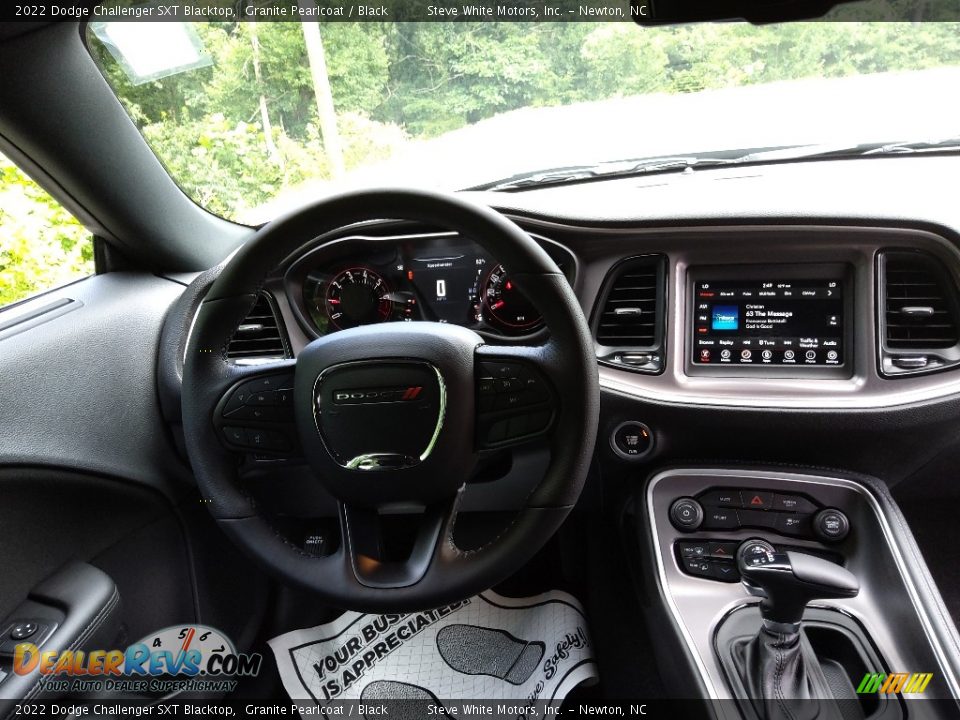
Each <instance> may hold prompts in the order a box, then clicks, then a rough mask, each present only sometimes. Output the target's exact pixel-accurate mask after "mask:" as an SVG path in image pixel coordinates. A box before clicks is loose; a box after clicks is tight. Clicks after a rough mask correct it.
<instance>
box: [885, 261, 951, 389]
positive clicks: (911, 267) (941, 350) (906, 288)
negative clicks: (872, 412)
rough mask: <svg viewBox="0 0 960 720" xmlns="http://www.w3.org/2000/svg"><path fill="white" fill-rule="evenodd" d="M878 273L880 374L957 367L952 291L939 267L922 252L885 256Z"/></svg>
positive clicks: (949, 280)
mask: <svg viewBox="0 0 960 720" xmlns="http://www.w3.org/2000/svg"><path fill="white" fill-rule="evenodd" d="M879 273H880V288H879V292H880V298H879V303H878V305H879V307H880V309H881V317H880V328H881V353H880V366H881V371H882V372H883V373H884V374H885V375H904V374H908V373H916V372H929V371H931V370H940V369H944V368H946V367H949V366H951V365H956V364H957V363H958V362H960V330H958V328H960V324H958V318H960V307H958V299H957V286H956V283H955V282H954V280H953V278H952V277H951V275H950V273H949V272H948V271H947V269H946V267H945V266H944V265H943V263H941V262H940V261H939V260H937V259H936V258H934V257H933V256H932V255H928V254H927V253H923V252H917V251H911V250H896V251H887V252H884V253H882V254H881V255H880V267H879Z"/></svg>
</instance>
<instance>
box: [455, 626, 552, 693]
mask: <svg viewBox="0 0 960 720" xmlns="http://www.w3.org/2000/svg"><path fill="white" fill-rule="evenodd" d="M437 650H439V651H440V657H442V658H443V659H444V661H445V662H446V663H447V665H449V666H450V667H451V668H453V669H454V670H456V671H457V672H461V673H463V674H465V675H490V676H491V677H495V678H499V679H500V680H506V681H507V682H508V683H511V684H513V685H522V684H523V683H524V682H526V680H527V679H528V678H529V677H530V676H531V675H532V674H533V671H534V670H536V669H537V665H539V664H540V660H541V659H542V658H543V653H544V651H545V650H546V646H545V645H544V644H543V643H542V642H527V641H526V640H520V639H519V638H516V637H514V636H513V635H511V634H510V633H508V632H507V631H506V630H496V629H494V628H485V627H478V626H476V625H447V626H446V627H444V628H441V630H440V632H438V633H437Z"/></svg>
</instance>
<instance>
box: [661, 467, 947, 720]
mask: <svg viewBox="0 0 960 720" xmlns="http://www.w3.org/2000/svg"><path fill="white" fill-rule="evenodd" d="M873 485H874V483H872V482H870V481H869V480H862V481H861V480H859V479H857V480H853V479H848V478H841V477H828V476H822V475H812V474H809V475H808V474H798V473H788V472H780V471H759V470H734V469H716V470H704V469H689V470H685V469H676V470H668V471H665V472H661V473H659V474H658V475H656V476H655V477H653V478H652V479H651V481H650V482H649V484H648V486H647V489H646V496H645V503H644V509H645V512H646V516H647V525H646V527H645V528H644V529H643V530H642V532H649V533H650V538H649V540H650V541H651V542H652V548H653V553H654V563H655V569H656V572H657V576H658V580H659V587H660V591H661V593H662V596H663V601H664V603H665V605H666V607H667V610H668V615H669V617H670V619H671V620H672V621H673V623H674V625H675V629H676V631H677V633H678V634H679V636H680V638H681V640H682V642H683V643H685V644H686V646H687V650H688V651H689V656H690V657H691V658H692V661H693V663H694V664H695V666H696V672H697V673H698V674H699V675H700V679H701V680H702V682H703V686H704V688H705V690H706V692H707V694H708V695H709V697H711V698H717V699H721V700H723V699H735V700H737V707H738V708H739V715H740V717H745V718H759V719H760V720H769V718H775V717H780V715H777V714H776V713H777V712H778V711H779V710H780V709H781V705H782V703H780V702H777V703H775V705H776V707H772V706H765V705H764V704H763V703H762V702H761V703H758V698H757V696H758V694H763V692H765V691H767V692H769V693H770V696H771V697H772V698H780V696H781V695H786V696H789V695H790V694H791V693H793V692H795V694H796V695H797V696H800V697H806V696H807V695H810V696H812V697H813V698H814V699H815V698H817V697H820V698H829V699H830V703H831V706H832V707H834V709H833V711H831V712H835V713H839V714H836V715H834V714H831V712H825V713H824V712H821V711H820V710H819V709H818V710H817V712H820V714H819V715H818V714H817V713H816V712H813V713H812V714H809V713H808V714H809V716H810V717H834V716H836V717H843V718H858V719H869V720H879V719H880V718H890V719H891V720H893V719H896V718H904V717H937V718H939V717H956V716H958V715H960V707H958V706H957V703H956V698H960V684H958V680H957V677H958V668H957V665H958V664H960V655H958V652H957V649H958V641H957V635H956V630H955V628H953V625H952V623H951V621H950V620H949V616H948V615H947V614H946V613H945V612H944V611H943V606H942V602H941V601H940V599H939V595H938V593H937V591H936V588H935V587H934V586H933V583H932V581H931V580H930V578H929V574H928V573H927V571H926V568H925V566H924V565H923V561H922V559H921V558H920V555H919V552H918V551H917V550H916V546H915V544H913V540H912V538H911V537H910V535H909V531H907V530H906V527H905V525H903V524H902V518H900V516H899V513H898V511H897V510H896V508H895V506H894V505H893V504H892V501H890V500H889V496H888V495H885V489H883V488H882V487H881V486H880V485H879V484H876V487H874V486H873ZM758 596H759V597H758ZM788 666H789V667H788ZM791 668H792V669H791ZM900 673H906V675H905V676H904V682H903V683H900V687H898V688H896V689H895V691H892V692H884V691H882V690H881V687H880V686H878V687H877V688H873V687H872V686H871V682H872V681H871V680H870V678H875V677H879V676H880V675H884V676H892V675H897V674H900ZM914 674H916V676H915V677H914ZM801 680H802V682H801ZM921 680H922V681H923V682H921ZM790 681H796V688H795V689H794V690H791V689H790V688H791V687H792V686H790V684H789V683H790ZM891 682H893V681H891ZM800 685H802V686H803V687H802V688H801V687H800ZM783 687H787V688H788V689H787V690H786V691H785V690H783V689H782V688H783ZM888 689H889V688H888ZM917 698H921V699H924V700H930V699H933V700H940V702H939V703H929V702H924V703H919V704H918V703H912V702H907V701H909V700H912V699H917ZM787 699H789V697H788V698H787ZM834 701H837V703H838V704H836V705H835V706H834ZM945 701H949V702H947V705H946V706H945V705H944V702H945ZM807 711H810V706H808V705H801V706H800V708H799V709H798V708H790V709H788V710H786V711H784V712H786V713H787V714H786V715H784V716H788V717H807V716H808V715H805V714H804V712H807Z"/></svg>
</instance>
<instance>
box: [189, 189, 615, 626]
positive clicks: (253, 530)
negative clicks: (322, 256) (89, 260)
mask: <svg viewBox="0 0 960 720" xmlns="http://www.w3.org/2000/svg"><path fill="white" fill-rule="evenodd" d="M378 218H390V219H397V220H411V221H417V222H422V223H425V224H428V225H430V226H432V227H443V228H447V229H449V230H453V231H457V232H459V233H461V234H462V235H464V236H465V237H469V238H471V239H473V240H474V241H476V242H477V243H479V244H480V245H482V246H483V247H484V248H485V249H486V250H487V251H488V252H489V253H490V254H491V255H492V256H493V257H495V258H496V259H497V261H498V262H502V263H503V264H504V265H505V266H506V267H508V268H509V269H510V276H511V278H512V279H513V280H514V281H515V282H516V284H517V286H518V288H520V289H521V290H522V292H523V293H524V294H525V295H526V296H527V298H529V300H530V301H531V302H532V303H533V304H534V305H535V306H536V307H537V309H538V310H539V311H540V312H541V313H542V315H543V318H544V321H545V324H546V326H547V329H548V330H549V338H548V339H547V340H546V341H545V342H544V344H542V345H538V346H520V345H515V346H502V345H496V346H494V345H487V344H485V343H484V341H483V339H482V338H481V337H480V336H479V335H477V334H476V333H474V332H473V331H471V330H468V329H466V328H462V327H458V326H454V325H447V324H439V323H429V322H409V323H384V324H378V325H364V326H360V327H356V328H352V329H349V330H342V331H340V332H337V333H334V334H331V335H328V336H326V337H323V338H320V339H318V340H314V341H313V342H311V343H310V344H309V345H307V346H306V347H305V348H304V349H303V350H302V351H301V352H300V354H299V355H298V356H297V358H296V360H292V361H284V362H281V363H271V364H269V365H265V366H238V365H235V364H232V363H229V362H228V361H227V353H226V349H227V345H228V344H229V342H230V340H231V339H232V336H233V334H234V332H235V331H236V328H237V327H238V325H239V324H240V323H241V321H242V320H243V319H244V318H245V317H246V315H247V313H248V312H249V311H250V309H251V308H252V306H253V304H254V303H255V302H256V299H257V293H258V292H259V290H260V288H261V286H262V284H263V281H264V278H265V276H266V275H267V273H268V272H269V271H271V270H272V269H273V268H275V267H276V266H277V265H278V264H279V263H280V262H281V261H282V260H283V259H285V258H287V257H288V256H289V255H291V254H292V253H293V252H295V251H296V250H298V249H299V248H300V247H302V246H303V245H304V244H306V243H308V242H310V241H311V240H314V239H315V238H317V237H319V236H321V235H324V234H325V233H328V232H331V231H334V230H337V229H339V228H342V227H344V226H348V225H352V224H354V223H358V222H363V221H368V220H372V219H378ZM258 392H262V393H263V394H264V396H268V397H269V398H270V400H269V402H271V403H272V405H273V406H274V412H273V413H267V414H263V415H262V416H261V417H260V419H258V420H253V421H249V422H248V423H247V426H248V427H247V429H246V430H243V429H242V428H241V429H238V428H235V427H233V426H234V425H236V424H237V423H236V422H232V421H231V419H230V418H231V413H232V412H234V410H233V409H232V408H236V407H238V406H239V405H243V403H244V401H245V399H247V400H249V399H250V397H252V396H250V397H247V396H248V394H249V393H258ZM182 393H183V401H182V405H183V427H184V433H185V436H186V445H187V451H188V454H189V457H190V461H191V464H192V466H193V470H194V473H195V475H196V479H197V483H198V485H199V487H200V490H201V492H202V494H203V496H204V497H205V499H206V500H207V502H208V507H209V509H210V511H211V513H212V514H213V516H214V518H216V520H217V522H218V523H219V524H220V526H221V527H222V528H223V529H224V530H225V531H226V533H227V534H228V535H229V536H230V537H231V538H232V539H233V540H234V542H236V543H237V544H238V545H239V546H240V547H242V548H243V549H244V550H245V551H246V552H247V553H249V554H250V555H251V556H253V557H254V558H255V559H256V560H258V561H259V562H260V563H262V564H263V565H264V566H265V567H267V568H268V569H269V570H271V571H272V572H273V573H274V574H276V575H277V576H279V577H280V578H281V579H282V580H284V581H285V582H288V583H292V584H295V585H300V586H302V587H305V588H308V589H309V590H312V591H314V592H315V593H316V594H317V595H319V596H321V597H323V598H324V599H325V600H327V601H328V602H330V603H332V604H334V605H337V606H339V607H345V608H351V609H357V610H368V611H395V612H399V611H412V610H420V609H424V608H429V607H437V606H438V605H441V604H444V603H448V602H453V601H457V600H462V599H464V598H466V597H469V596H470V595H473V594H475V593H477V592H480V591H482V590H485V589H487V588H489V587H491V586H493V585H495V584H496V583H498V582H500V581H502V580H503V579H505V578H506V577H507V576H508V575H510V574H511V573H513V572H515V571H516V570H518V569H519V568H520V567H521V566H522V565H523V564H524V563H525V562H526V561H527V560H529V559H530V558H531V557H532V556H533V555H534V554H535V553H536V552H537V551H538V550H539V549H540V548H541V547H542V546H543V545H544V544H545V543H546V542H547V541H548V540H549V539H550V537H551V536H552V535H553V533H554V532H555V531H556V530H557V528H558V527H559V526H560V524H561V522H562V521H563V520H564V518H565V517H566V516H567V513H568V512H569V511H570V509H571V508H572V507H573V505H574V504H575V503H576V501H577V498H578V497H579V495H580V491H581V489H582V487H583V483H584V480H585V479H586V476H587V471H588V468H589V464H590V459H591V455H592V453H593V446H594V442H595V439H596V432H597V419H598V412H599V386H598V382H597V365H596V360H595V358H594V354H593V343H592V340H591V336H590V332H589V330H588V327H587V323H586V320H585V319H584V316H583V312H582V311H581V308H580V305H579V303H578V302H577V298H576V296H575V295H574V293H573V290H572V289H571V287H570V285H569V283H568V282H567V280H566V278H565V277H564V276H563V274H562V273H561V272H560V270H559V268H558V267H557V266H556V264H555V263H554V262H553V260H551V259H550V257H549V256H548V255H547V254H546V253H545V252H544V251H543V249H542V248H541V247H540V246H539V245H537V243H536V242H534V241H533V240H532V239H531V238H530V236H529V235H527V234H526V233H525V232H524V231H523V230H522V229H520V228H519V227H518V226H517V225H515V224H514V223H513V222H511V221H510V220H508V219H507V218H505V217H503V216H502V215H500V214H499V213H497V212H495V211H494V210H492V209H490V208H487V207H483V206H480V205H477V204H474V203H472V202H468V201H467V200H465V199H463V198H460V197H456V196H453V195H447V194H440V193H433V192H424V191H412V190H365V191H359V192H351V193H347V194H342V195H339V196H336V197H332V198H330V199H326V200H323V201H321V202H318V203H316V204H314V205H311V206H309V207H307V208H304V209H302V210H299V211H297V212H295V213H292V214H289V215H287V216H285V217H282V218H279V219H277V220H275V221H273V222H271V223H269V224H267V225H265V226H264V227H262V228H261V229H260V230H259V231H258V232H257V233H256V234H255V235H254V236H253V237H252V238H251V239H250V241H249V242H247V243H246V244H245V245H244V246H243V248H241V250H240V251H239V252H237V254H236V255H235V256H234V257H233V258H232V259H231V260H230V261H229V262H228V263H227V264H226V266H225V267H224V268H223V271H222V272H221V274H220V276H219V277H218V278H217V280H216V282H214V284H213V285H212V286H211V288H210V290H209V292H208V294H207V296H206V298H205V299H204V301H203V303H202V305H201V306H200V308H199V311H198V313H197V316H196V319H195V322H194V325H193V329H192V331H191V335H190V340H189V344H188V347H187V353H186V358H185V361H184V372H183V390H182ZM256 397H260V396H259V395H258V396H256ZM277 406H280V408H279V409H278V408H277ZM244 407H245V408H246V407H248V406H246V405H244ZM283 412H289V415H288V416H284V415H283ZM278 413H279V414H278ZM237 432H240V433H245V434H244V435H243V436H242V438H239V439H238V437H236V436H235V435H233V436H232V435H231V433H237ZM543 437H547V438H548V441H549V448H550V462H549V465H548V468H547V470H546V473H545V474H544V477H543V479H542V481H541V482H540V483H539V484H538V485H537V486H536V487H535V488H534V490H533V491H532V492H531V493H530V495H529V497H527V499H526V503H525V506H524V507H523V509H522V510H520V511H519V512H518V513H517V515H516V516H515V518H514V519H513V521H512V522H511V523H510V524H509V526H508V527H506V528H505V529H504V530H503V531H502V532H501V533H500V534H499V535H498V536H497V537H496V538H495V539H493V540H492V541H490V542H488V543H487V544H486V545H484V546H482V547H480V548H476V549H471V550H469V551H464V550H461V549H459V548H458V547H457V546H456V545H455V544H454V541H453V529H454V523H455V521H456V514H457V505H458V500H459V497H460V495H461V493H462V490H463V487H464V484H465V483H466V482H467V480H468V479H469V478H470V477H471V473H472V471H473V469H474V465H475V464H476V462H477V458H478V454H480V453H482V452H484V451H485V450H487V449H491V448H492V449H499V448H503V447H510V446H512V445H516V444H520V443H524V442H529V441H531V440H533V439H538V438H539V439H542V438H543ZM251 439H253V440H255V441H256V442H254V443H252V444H258V443H260V442H264V447H270V448H273V449H274V450H277V449H278V448H284V447H287V446H288V443H289V445H291V446H293V447H297V446H299V448H300V450H301V451H302V454H303V456H304V457H305V458H306V460H307V462H308V464H309V466H310V467H311V469H312V471H313V474H314V475H315V476H316V478H317V482H319V483H322V484H323V485H324V486H325V487H326V489H327V490H328V491H329V492H330V493H331V494H332V495H333V496H334V497H335V498H336V499H337V500H338V503H339V508H340V523H339V526H340V532H341V542H340V545H339V549H338V550H337V551H336V552H335V553H333V554H331V555H327V556H317V555H315V554H312V553H309V552H306V551H305V550H304V549H303V548H301V547H299V546H298V545H296V544H294V543H293V542H291V541H289V540H288V539H286V538H285V537H284V536H283V535H282V534H281V533H280V532H279V531H278V530H277V529H276V528H275V527H274V526H273V524H272V523H271V522H270V520H269V519H268V518H267V517H265V516H264V515H262V514H261V513H260V512H258V509H257V506H256V503H255V501H254V499H253V498H252V497H250V496H249V495H248V494H246V493H245V492H244V490H243V489H242V488H241V486H240V485H239V484H238V482H237V470H238V455H237V451H238V450H239V448H238V447H237V445H238V443H243V442H246V444H247V445H248V446H249V445H250V444H251ZM268 452H269V451H268ZM398 507H404V508H417V509H418V510H419V511H420V513H421V514H420V516H419V518H420V519H419V524H418V529H417V531H416V533H415V539H414V540H413V542H412V545H411V548H412V549H411V550H410V552H409V553H408V554H406V556H405V557H403V558H401V559H396V558H395V557H390V558H387V557H386V556H384V555H383V554H382V553H381V550H382V540H383V537H382V535H381V531H382V529H383V528H382V526H381V520H382V513H383V512H385V511H389V510H390V509H391V508H398Z"/></svg>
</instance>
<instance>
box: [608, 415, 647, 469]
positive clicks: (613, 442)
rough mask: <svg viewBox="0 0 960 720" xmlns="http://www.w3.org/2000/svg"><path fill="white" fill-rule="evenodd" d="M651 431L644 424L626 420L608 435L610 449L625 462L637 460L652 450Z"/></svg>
mask: <svg viewBox="0 0 960 720" xmlns="http://www.w3.org/2000/svg"><path fill="white" fill-rule="evenodd" d="M653 442H654V438H653V431H652V430H651V429H650V428H649V427H648V426H647V425H645V424H644V423H642V422H636V421H634V420H628V421H627V422H624V423H620V424H619V425H617V427H616V428H615V429H614V431H613V433H612V434H611V435H610V447H611V448H612V449H613V451H614V452H615V453H616V454H617V455H619V456H620V457H622V458H623V459H625V460H638V459H640V458H642V457H645V456H646V455H648V454H649V453H650V451H651V450H653Z"/></svg>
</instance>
